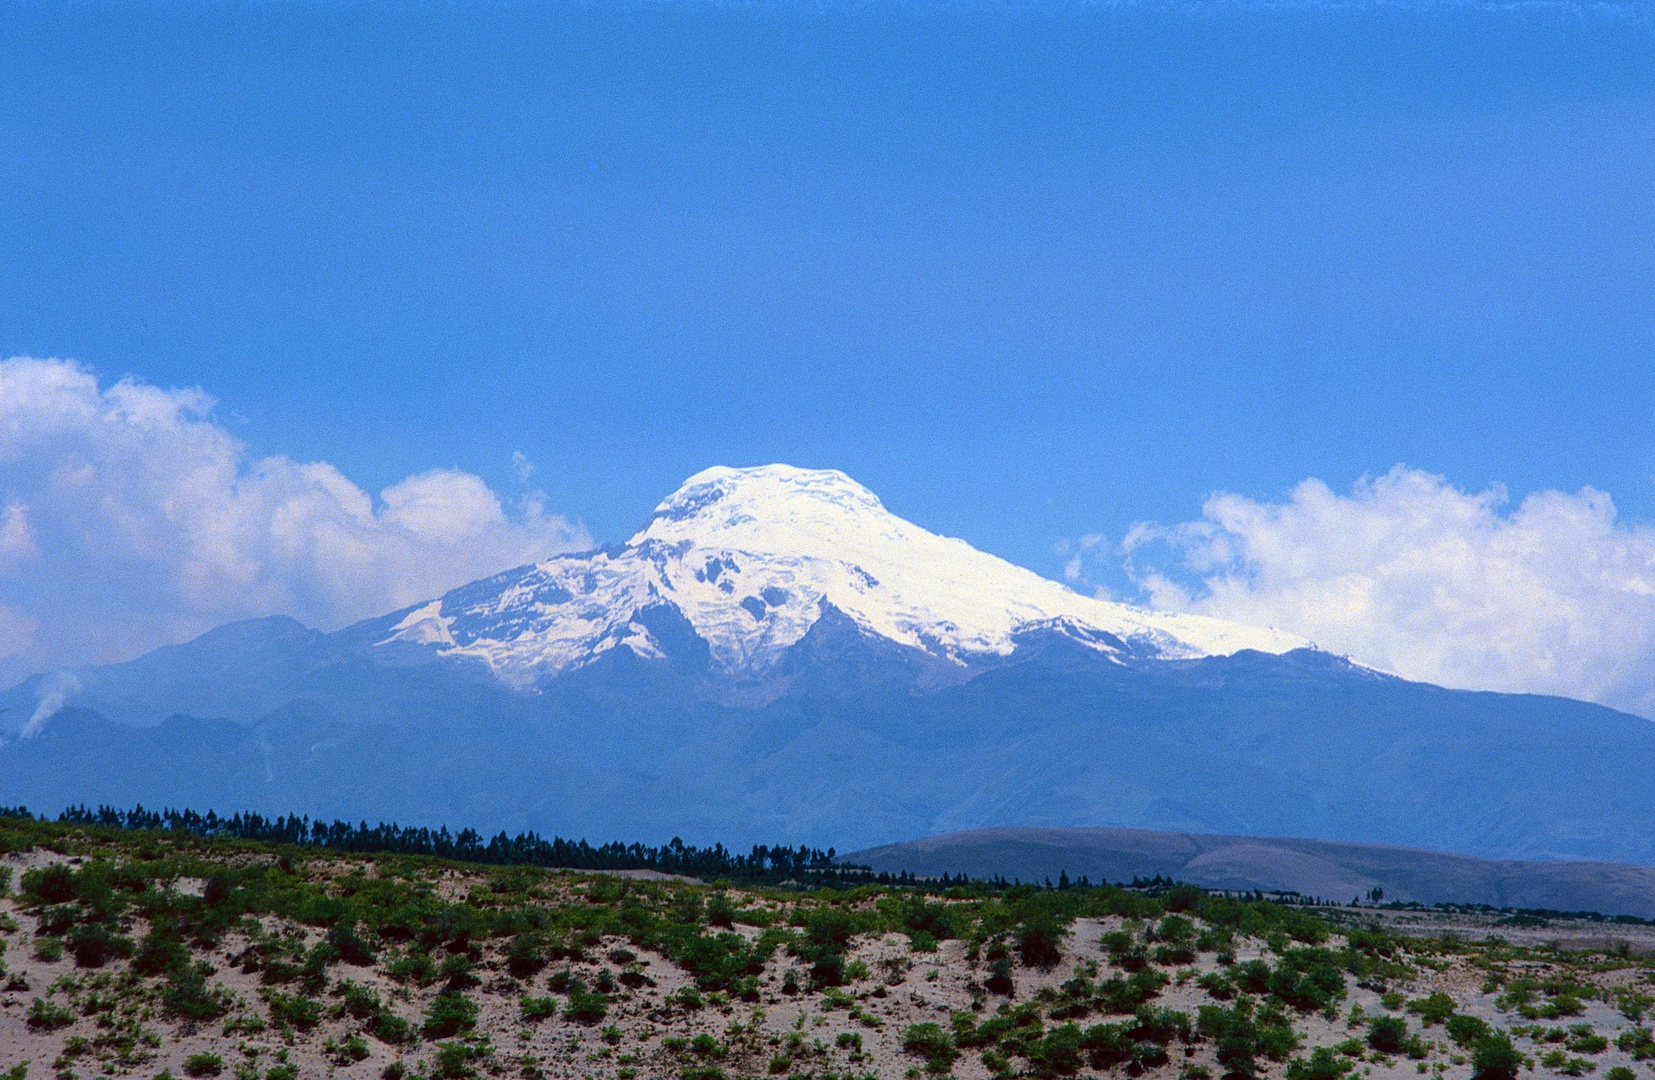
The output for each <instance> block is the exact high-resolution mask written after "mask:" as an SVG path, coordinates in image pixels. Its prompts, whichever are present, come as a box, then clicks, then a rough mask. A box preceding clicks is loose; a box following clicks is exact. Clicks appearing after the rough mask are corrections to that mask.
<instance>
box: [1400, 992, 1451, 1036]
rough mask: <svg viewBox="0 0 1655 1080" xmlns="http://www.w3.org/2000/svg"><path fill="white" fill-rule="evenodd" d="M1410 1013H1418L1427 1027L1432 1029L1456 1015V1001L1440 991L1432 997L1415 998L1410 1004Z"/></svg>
mask: <svg viewBox="0 0 1655 1080" xmlns="http://www.w3.org/2000/svg"><path fill="white" fill-rule="evenodd" d="M1408 1011H1409V1012H1411V1013H1417V1014H1418V1016H1419V1018H1420V1020H1421V1021H1423V1022H1424V1024H1425V1026H1426V1027H1430V1026H1431V1025H1432V1024H1440V1023H1442V1022H1443V1021H1445V1020H1447V1019H1448V1018H1449V1017H1450V1016H1453V1015H1454V999H1453V998H1451V997H1449V996H1448V995H1447V994H1445V993H1443V992H1442V991H1440V990H1439V991H1437V992H1436V993H1434V994H1432V995H1431V996H1430V997H1423V998H1415V999H1414V1000H1413V1001H1410V1002H1408Z"/></svg>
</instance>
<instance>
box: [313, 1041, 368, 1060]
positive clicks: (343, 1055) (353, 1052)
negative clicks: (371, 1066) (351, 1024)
mask: <svg viewBox="0 0 1655 1080" xmlns="http://www.w3.org/2000/svg"><path fill="white" fill-rule="evenodd" d="M322 1050H323V1052H324V1053H326V1054H327V1056H328V1060H330V1061H332V1062H333V1063H334V1064H335V1065H350V1064H353V1063H355V1062H358V1061H363V1060H365V1059H366V1058H367V1056H368V1043H367V1040H365V1039H363V1038H362V1036H360V1035H352V1036H350V1037H349V1038H347V1039H346V1040H345V1041H344V1042H337V1041H335V1040H333V1039H329V1040H328V1041H327V1042H325V1043H323V1044H322Z"/></svg>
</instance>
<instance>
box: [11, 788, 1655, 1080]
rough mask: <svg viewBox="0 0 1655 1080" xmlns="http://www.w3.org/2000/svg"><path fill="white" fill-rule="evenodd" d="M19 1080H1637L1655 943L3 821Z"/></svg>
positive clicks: (1028, 891) (1491, 921)
mask: <svg viewBox="0 0 1655 1080" xmlns="http://www.w3.org/2000/svg"><path fill="white" fill-rule="evenodd" d="M0 852H3V853H4V855H3V859H0V879H4V884H5V885H6V888H5V890H4V892H5V895H4V896H3V897H0V942H3V943H4V946H3V951H0V961H3V963H4V967H5V971H4V974H3V975H0V1076H5V1077H7V1078H8V1080H30V1078H33V1080H44V1078H47V1077H52V1078H54V1080H90V1078H92V1077H96V1076H110V1077H117V1076H133V1077H141V1078H143V1080H183V1078H192V1080H200V1078H211V1077H216V1078H221V1080H230V1078H234V1080H312V1078H316V1080H320V1078H324V1077H327V1078H339V1080H346V1078H349V1080H470V1078H479V1080H480V1078H482V1077H513V1078H520V1080H547V1078H552V1077H557V1078H571V1080H572V1078H581V1080H600V1078H601V1080H636V1078H639V1077H649V1078H655V1077H661V1078H670V1080H734V1078H739V1077H772V1076H773V1077H787V1078H790V1080H807V1078H808V1080H844V1078H857V1080H862V1078H868V1077H878V1078H896V1077H902V1078H905V1080H919V1078H924V1077H937V1078H941V1077H947V1076H953V1077H959V1078H961V1080H987V1078H997V1080H998V1078H1009V1077H1015V1076H1028V1077H1038V1078H1051V1077H1067V1076H1082V1077H1096V1076H1110V1077H1146V1076H1147V1077H1151V1078H1153V1080H1211V1078H1217V1077H1228V1078H1231V1080H1263V1078H1266V1077H1268V1078H1272V1080H1275V1078H1280V1080H1341V1078H1350V1080H1358V1078H1373V1080H1404V1078H1417V1077H1431V1078H1452V1080H1467V1078H1476V1080H1515V1078H1516V1077H1518V1076H1530V1075H1532V1076H1534V1077H1536V1078H1539V1077H1547V1076H1573V1077H1579V1076H1582V1075H1586V1074H1595V1075H1596V1076H1597V1077H1599V1078H1600V1080H1640V1078H1642V1077H1643V1076H1644V1074H1645V1073H1646V1072H1647V1071H1648V1069H1649V1068H1650V1066H1649V1064H1648V1063H1649V1062H1650V1061H1655V1034H1652V1032H1651V1027H1650V1019H1649V1015H1648V1013H1649V1010H1650V1009H1651V1008H1652V1007H1655V957H1652V956H1651V953H1655V937H1652V935H1651V934H1650V931H1649V928H1647V927H1646V926H1643V925H1619V924H1615V923H1605V922H1601V921H1600V922H1596V923H1591V924H1586V923H1579V924H1577V923H1575V922H1574V921H1571V920H1560V921H1559V920H1542V919H1538V918H1534V917H1521V916H1520V917H1515V918H1514V917H1510V916H1506V917H1503V918H1502V917H1501V916H1499V915H1496V914H1484V915H1469V916H1467V915H1458V916H1457V915H1452V914H1445V913H1442V912H1396V911H1390V912H1379V911H1375V910H1373V909H1368V908H1345V907H1332V906H1318V907H1300V906H1291V905H1283V904H1276V903H1268V902H1264V901H1260V900H1244V899H1237V898H1234V897H1231V896H1225V895H1220V894H1209V893H1207V892H1205V891H1203V890H1201V889H1199V888H1196V887H1193V886H1171V887H1156V888H1147V889H1127V888H1119V887H1111V886H1085V887H1080V886H1075V887H1069V888H1046V887H1040V886H1031V885H1024V886H1012V887H1006V886H994V885H988V884H982V883H952V884H948V885H943V884H941V883H937V882H933V883H931V884H930V885H929V886H927V885H926V884H925V883H923V882H916V883H914V884H911V885H910V884H904V885H878V884H869V885H854V884H847V883H844V882H843V881H840V882H838V883H837V884H835V885H823V884H819V883H813V882H812V881H810V880H808V879H809V877H810V875H809V874H802V875H798V876H797V877H796V879H794V880H789V881H771V882H759V881H753V882H747V883H743V882H736V881H713V882H703V881H699V880H695V879H690V878H683V877H675V876H672V875H664V874H649V873H644V872H632V873H630V874H627V873H593V872H578V871H561V870H546V869H540V868H534V867H527V866H492V867H491V866H480V865H477V864H468V863H456V862H448V861H444V860H440V859H435V858H430V857H423V856H407V855H388V854H378V855H370V854H348V853H342V852H336V851H325V850H320V849H316V848H306V847H293V846H283V845H273V844H264V843H256V842H251V841H243V840H223V839H218V840H207V839H202V838H200V837H196V836H191V835H189V834H185V833H178V832H172V831H164V830H153V831H131V832H127V831H119V830H113V829H106V828H100V827H96V826H87V825H75V824H65V823H48V822H44V821H33V820H26V819H21V818H6V819H0Z"/></svg>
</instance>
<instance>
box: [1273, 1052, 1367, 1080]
mask: <svg viewBox="0 0 1655 1080" xmlns="http://www.w3.org/2000/svg"><path fill="white" fill-rule="evenodd" d="M1354 1068H1356V1064H1355V1062H1352V1061H1350V1060H1349V1059H1348V1058H1344V1057H1341V1056H1339V1055H1338V1054H1335V1053H1334V1052H1333V1049H1332V1048H1331V1047H1327V1046H1318V1047H1317V1048H1316V1049H1315V1050H1312V1051H1311V1053H1310V1056H1309V1057H1308V1058H1294V1059H1293V1060H1292V1061H1289V1062H1288V1063H1287V1080H1340V1078H1341V1077H1343V1076H1344V1075H1345V1074H1346V1073H1348V1072H1350V1071H1351V1070H1352V1069H1354Z"/></svg>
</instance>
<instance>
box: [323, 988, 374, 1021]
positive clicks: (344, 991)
mask: <svg viewBox="0 0 1655 1080" xmlns="http://www.w3.org/2000/svg"><path fill="white" fill-rule="evenodd" d="M333 992H334V994H335V995H337V996H338V997H341V998H343V999H344V1002H343V1004H344V1007H345V1012H346V1013H348V1014H349V1015H351V1016H354V1017H356V1018H357V1019H358V1020H365V1019H367V1018H368V1017H370V1016H372V1015H373V1014H374V1013H376V1012H378V1011H379V1010H380V1008H381V1005H380V1000H379V992H378V991H377V990H375V989H374V988H373V987H371V986H363V985H362V984H361V983H359V982H353V981H351V980H350V979H345V980H344V981H342V982H341V983H340V984H339V985H338V986H336V987H334V990H333Z"/></svg>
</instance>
